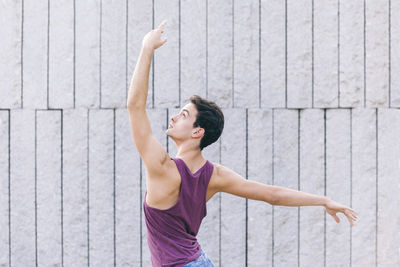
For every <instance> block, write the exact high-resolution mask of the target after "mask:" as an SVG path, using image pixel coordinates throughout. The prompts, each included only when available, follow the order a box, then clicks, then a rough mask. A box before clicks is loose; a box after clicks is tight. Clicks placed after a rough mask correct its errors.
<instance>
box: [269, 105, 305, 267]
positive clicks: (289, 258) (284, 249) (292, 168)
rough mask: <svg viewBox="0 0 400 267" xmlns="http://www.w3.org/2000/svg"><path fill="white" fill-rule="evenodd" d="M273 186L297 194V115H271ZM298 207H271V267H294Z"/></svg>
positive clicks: (276, 112)
mask: <svg viewBox="0 0 400 267" xmlns="http://www.w3.org/2000/svg"><path fill="white" fill-rule="evenodd" d="M272 116H273V136H274V137H273V148H274V156H273V178H272V179H273V180H272V181H273V184H274V185H278V186H283V187H287V188H291V189H294V190H298V186H299V185H298V184H299V183H298V143H297V141H298V111H296V110H286V109H281V110H274V112H273V115H272ZM298 209H299V208H298V207H285V206H274V207H273V211H272V216H273V227H272V228H273V236H272V240H273V247H272V250H273V256H272V257H273V258H272V260H273V265H274V266H297V263H298V234H299V233H298V217H299V216H298V213H299V212H298Z"/></svg>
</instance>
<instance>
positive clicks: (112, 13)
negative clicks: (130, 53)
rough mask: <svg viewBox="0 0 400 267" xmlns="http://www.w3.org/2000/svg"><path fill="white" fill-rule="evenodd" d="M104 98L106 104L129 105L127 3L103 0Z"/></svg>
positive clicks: (102, 67)
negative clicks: (127, 88) (127, 82)
mask: <svg viewBox="0 0 400 267" xmlns="http://www.w3.org/2000/svg"><path fill="white" fill-rule="evenodd" d="M101 3H102V5H101V72H100V79H101V99H100V106H101V107H105V108H113V107H122V108H124V107H126V95H125V94H126V79H127V78H126V75H127V73H126V38H127V36H126V19H127V18H126V13H127V12H126V3H125V2H123V1H102V2H101Z"/></svg>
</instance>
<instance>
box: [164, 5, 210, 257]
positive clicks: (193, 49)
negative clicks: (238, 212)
mask: <svg viewBox="0 0 400 267" xmlns="http://www.w3.org/2000/svg"><path fill="white" fill-rule="evenodd" d="M206 4H207V2H206V1H201V0H197V1H180V5H181V26H180V27H181V36H180V37H181V38H180V44H181V58H180V60H181V67H180V79H181V82H180V87H179V88H180V94H181V96H180V98H181V99H180V106H181V107H182V106H184V105H185V104H186V103H187V102H188V99H189V97H190V96H191V95H194V94H197V95H200V96H202V97H206V94H207V67H208V68H209V67H211V66H207V65H206V63H207V58H206V56H207V55H206V54H207V28H206V27H207V25H206V20H205V17H206V12H207V9H206ZM209 4H210V3H209ZM209 27H210V26H209ZM167 42H168V41H167ZM175 90H176V89H174V91H175ZM207 255H208V254H207Z"/></svg>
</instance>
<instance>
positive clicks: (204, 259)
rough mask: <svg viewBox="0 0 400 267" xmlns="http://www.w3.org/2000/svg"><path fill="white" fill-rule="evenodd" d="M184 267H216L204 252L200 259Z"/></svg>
mask: <svg viewBox="0 0 400 267" xmlns="http://www.w3.org/2000/svg"><path fill="white" fill-rule="evenodd" d="M183 267H214V264H213V262H212V261H211V259H210V258H209V257H208V256H207V254H206V253H204V251H203V250H202V251H201V254H200V257H198V258H197V259H196V260H194V261H191V262H189V263H186V264H185V265H183Z"/></svg>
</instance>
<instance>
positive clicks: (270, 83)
mask: <svg viewBox="0 0 400 267" xmlns="http://www.w3.org/2000/svg"><path fill="white" fill-rule="evenodd" d="M284 33H285V2H284V1H280V0H272V1H261V37H260V38H261V47H260V50H261V58H260V64H261V66H260V68H261V77H260V78H261V96H260V97H261V100H260V102H261V106H262V107H285V105H286V96H285V86H286V85H285V83H286V81H285V79H286V77H285V67H286V65H285V64H286V62H285V53H286V51H285V34H284Z"/></svg>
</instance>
